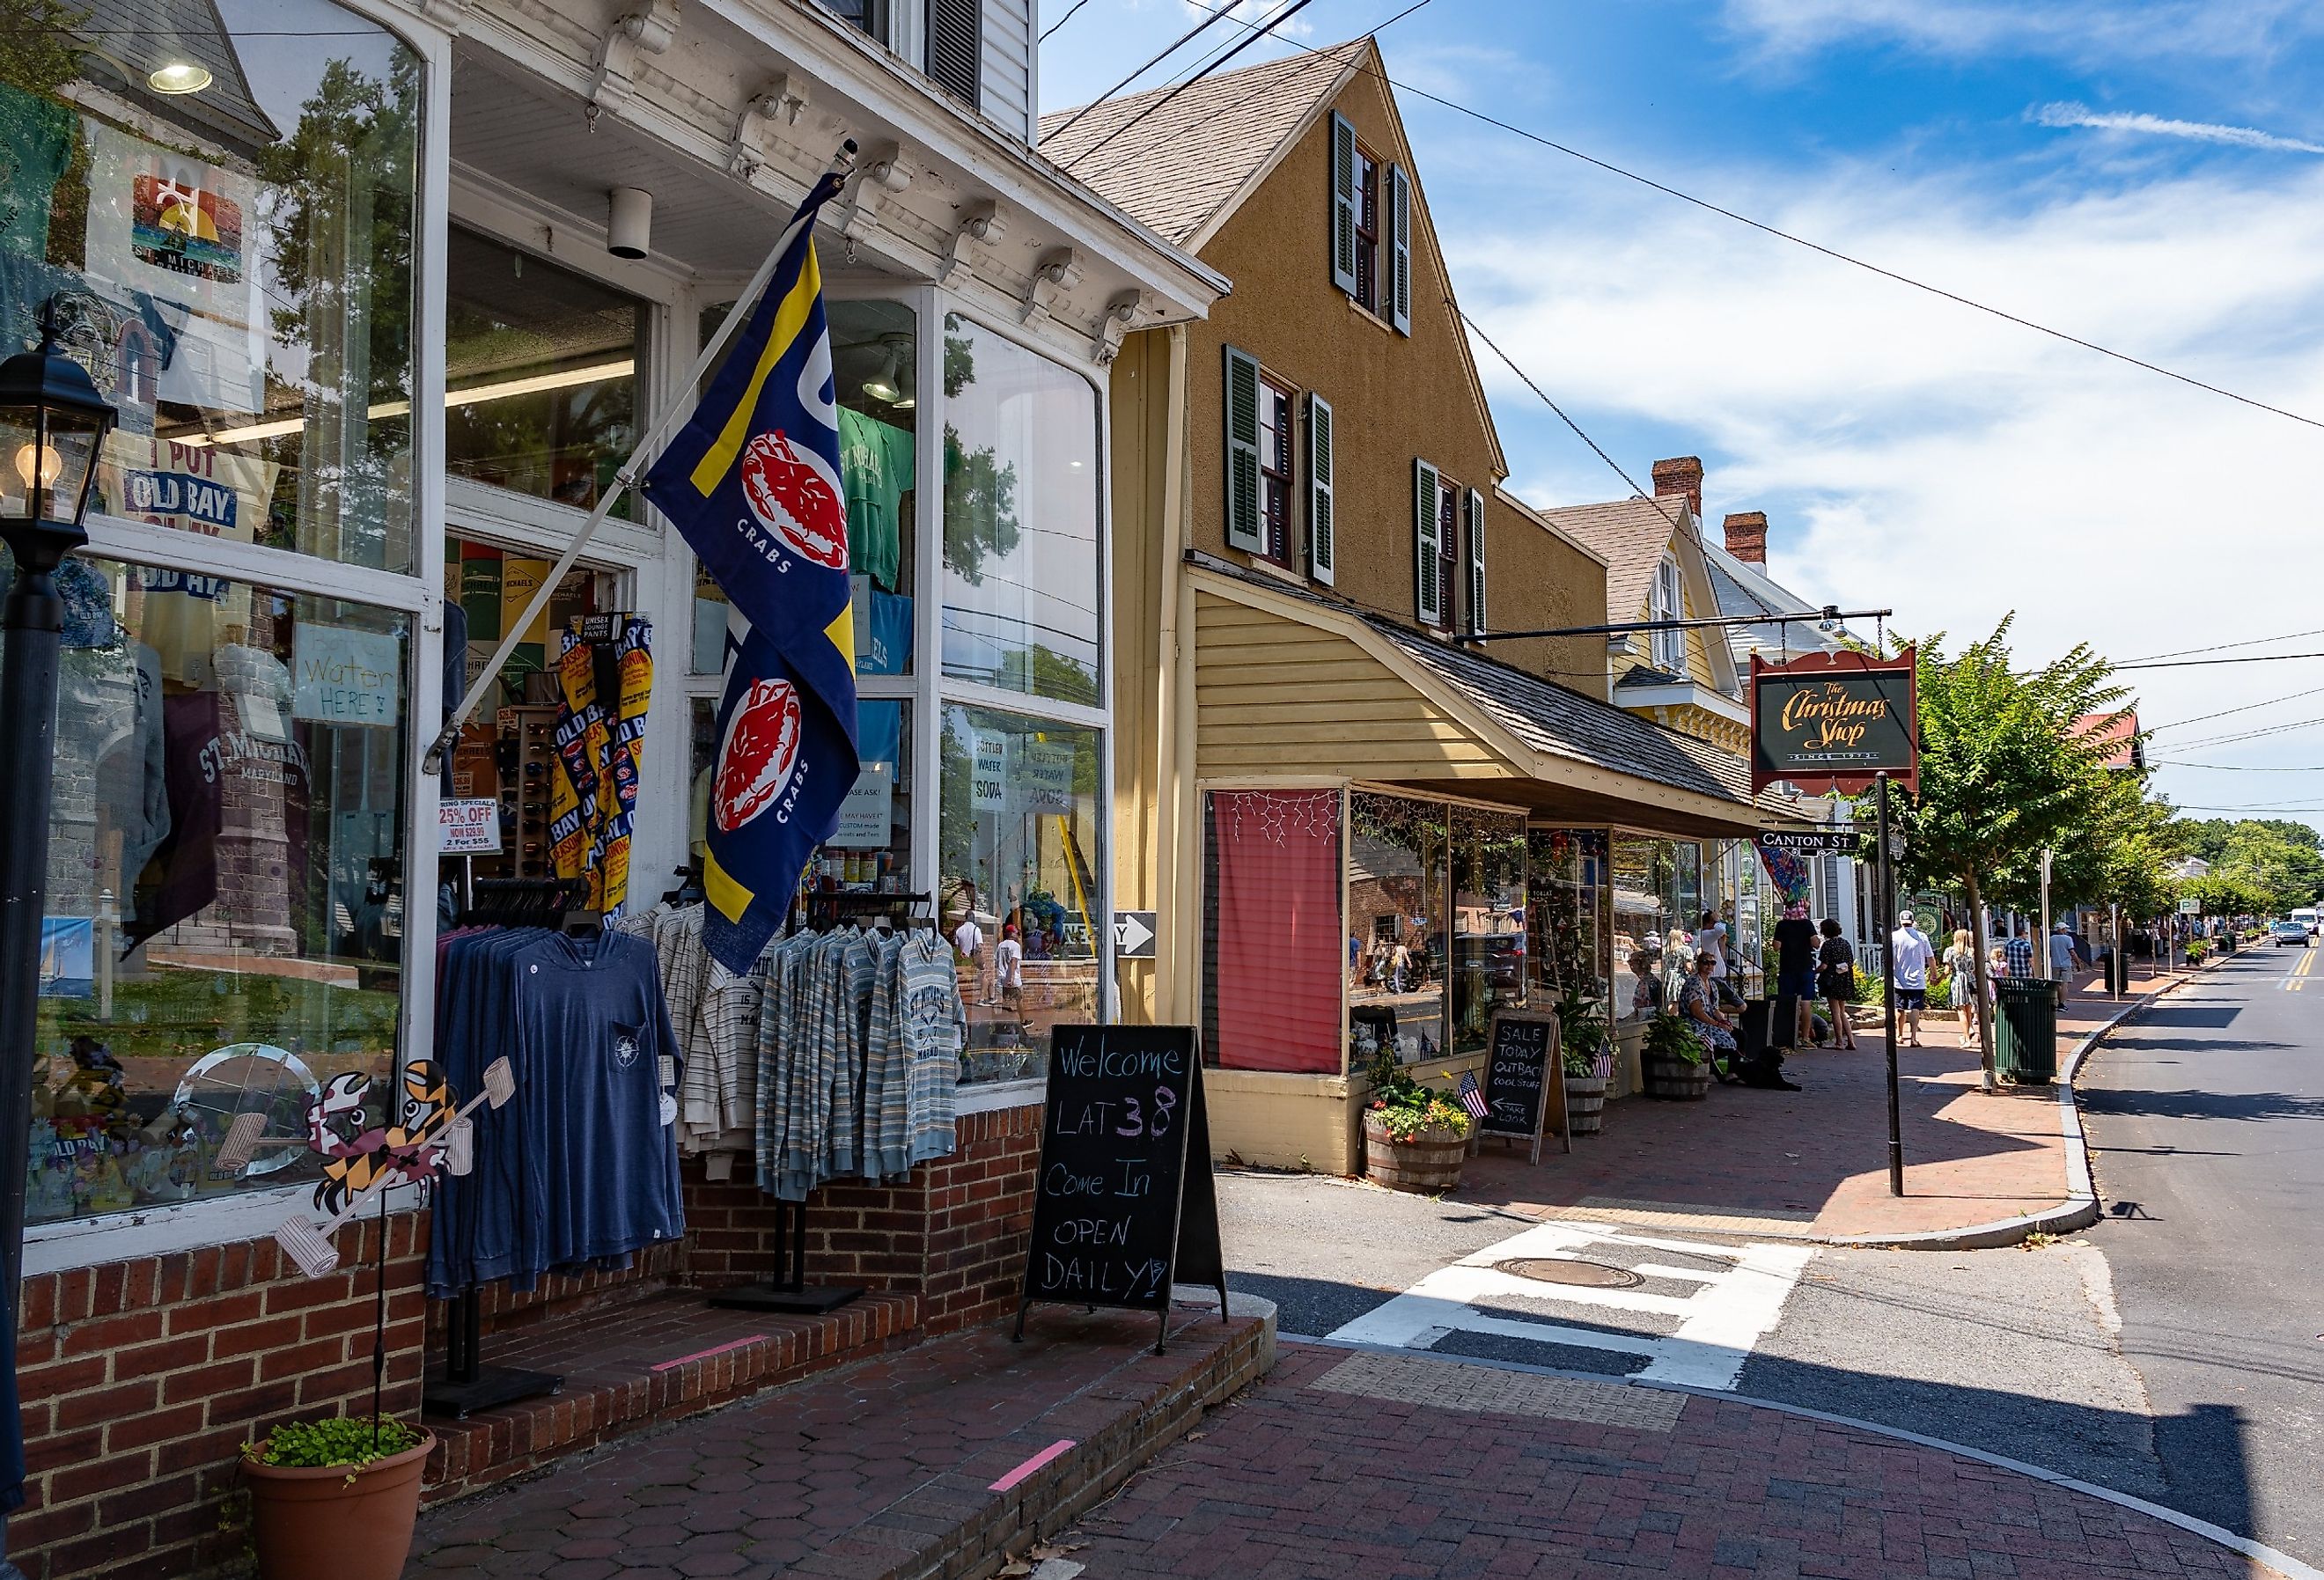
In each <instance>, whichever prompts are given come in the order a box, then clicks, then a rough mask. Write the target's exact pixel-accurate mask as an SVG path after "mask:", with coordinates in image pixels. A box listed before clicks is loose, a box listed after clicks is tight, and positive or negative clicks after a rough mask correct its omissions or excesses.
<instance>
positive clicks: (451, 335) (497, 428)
mask: <svg viewBox="0 0 2324 1580" xmlns="http://www.w3.org/2000/svg"><path fill="white" fill-rule="evenodd" d="M445 277H446V285H447V300H446V303H445V311H444V451H445V460H446V465H447V469H448V470H449V471H450V472H451V473H452V474H453V475H454V476H460V477H467V478H471V479H473V480H474V481H475V482H478V483H490V484H492V485H494V486H496V487H501V488H506V489H511V490H512V491H514V492H516V493H518V494H531V495H532V496H533V497H534V498H536V499H547V500H553V501H555V502H556V503H557V504H566V505H571V506H572V507H573V508H574V509H576V510H588V509H590V508H592V507H594V506H595V504H596V503H597V497H598V495H599V494H603V493H604V490H605V489H606V488H607V487H608V486H610V485H612V483H613V469H614V468H615V467H619V466H620V465H621V464H622V458H623V457H626V456H627V455H628V454H629V453H630V448H631V444H632V440H633V439H634V438H635V436H636V433H637V419H638V379H637V365H638V357H639V356H640V355H641V352H642V350H643V348H644V346H645V320H646V314H645V304H644V303H643V302H641V301H640V300H638V299H637V298H635V297H632V296H625V295H623V294H622V292H620V291H615V290H613V289H612V288H611V287H610V286H604V285H600V284H598V283H597V282H595V281H594V280H591V279H588V278H587V277H586V276H584V275H580V274H576V273H573V272H572V271H571V270H569V269H561V268H559V267H558V266H557V265H556V264H554V263H549V262H547V261H546V260H544V259H540V258H536V257H532V256H530V255H529V254H524V253H521V252H519V251H517V250H516V249H515V248H514V247H511V246H507V245H503V243H500V242H497V241H493V240H492V239H491V238H490V237H487V236H478V235H476V234H475V233H474V232H473V231H465V230H457V229H455V230H454V231H452V232H451V245H450V249H449V252H448V253H447V263H446V269H445ZM627 504H628V502H627V501H626V500H625V501H624V502H623V505H624V509H623V512H622V513H623V514H625V515H626V514H627V509H626V506H627Z"/></svg>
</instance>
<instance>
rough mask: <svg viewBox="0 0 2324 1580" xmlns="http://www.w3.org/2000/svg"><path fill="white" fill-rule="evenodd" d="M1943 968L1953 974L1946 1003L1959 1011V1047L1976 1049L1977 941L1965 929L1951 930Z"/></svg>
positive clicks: (1947, 991) (1946, 995)
mask: <svg viewBox="0 0 2324 1580" xmlns="http://www.w3.org/2000/svg"><path fill="white" fill-rule="evenodd" d="M1945 969H1946V970H1947V971H1948V972H1950V974H1951V975H1952V981H1951V983H1950V985H1949V986H1948V988H1947V990H1946V994H1945V998H1946V1002H1947V1003H1950V1004H1951V1005H1952V1007H1953V1008H1954V1009H1956V1010H1958V1011H1959V1012H1960V1045H1961V1046H1962V1047H1963V1048H1975V1047H1976V1046H1977V940H1976V939H1975V938H1972V937H1971V936H1970V934H1969V929H1967V928H1965V927H1964V928H1955V929H1953V947H1951V948H1950V949H1947V950H1946V951H1945Z"/></svg>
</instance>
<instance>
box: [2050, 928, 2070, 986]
mask: <svg viewBox="0 0 2324 1580" xmlns="http://www.w3.org/2000/svg"><path fill="white" fill-rule="evenodd" d="M2050 975H2052V977H2054V978H2055V979H2056V980H2057V984H2058V1002H2059V1003H2061V1004H2062V1003H2065V1002H2066V1000H2067V998H2068V997H2069V996H2070V995H2071V993H2073V988H2074V929H2072V928H2070V927H2069V926H2068V925H2067V924H2066V923H2065V922H2063V921H2060V922H2059V923H2058V925H2057V926H2055V927H2053V928H2052V929H2050Z"/></svg>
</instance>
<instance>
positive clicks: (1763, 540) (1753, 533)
mask: <svg viewBox="0 0 2324 1580" xmlns="http://www.w3.org/2000/svg"><path fill="white" fill-rule="evenodd" d="M1721 524H1722V526H1723V527H1724V528H1725V530H1726V532H1727V552H1729V554H1732V555H1733V556H1735V558H1736V559H1740V560H1741V561H1743V562H1744V563H1745V564H1746V565H1765V564H1766V563H1767V513H1766V511H1764V510H1746V511H1738V512H1736V513H1734V514H1731V515H1729V517H1728V518H1727V520H1726V521H1725V522H1723V523H1721Z"/></svg>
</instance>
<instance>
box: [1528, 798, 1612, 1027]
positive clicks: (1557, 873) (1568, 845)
mask: <svg viewBox="0 0 2324 1580" xmlns="http://www.w3.org/2000/svg"><path fill="white" fill-rule="evenodd" d="M1528 843H1529V845H1530V848H1531V852H1532V859H1531V861H1530V863H1529V864H1528V870H1527V884H1528V889H1527V895H1528V899H1529V900H1530V901H1531V906H1532V909H1531V912H1530V915H1531V918H1532V921H1533V929H1532V930H1533V969H1534V981H1535V984H1536V987H1537V990H1538V991H1541V992H1544V993H1546V994H1547V995H1548V996H1549V997H1550V998H1552V999H1554V998H1556V997H1559V996H1562V995H1563V994H1564V993H1567V992H1568V991H1575V992H1579V993H1581V995H1582V998H1583V999H1584V1000H1587V1001H1589V1002H1591V1003H1600V1004H1602V1003H1605V1002H1606V1000H1607V998H1608V996H1609V993H1611V991H1612V977H1613V973H1614V961H1613V960H1612V958H1611V945H1610V941H1609V940H1610V937H1611V934H1610V929H1609V927H1608V921H1609V906H1610V900H1611V896H1610V895H1609V892H1608V887H1607V854H1606V853H1607V840H1606V835H1605V833H1604V832H1603V831H1602V830H1600V829H1595V828H1536V829H1535V830H1534V831H1533V832H1532V834H1531V835H1530V836H1528ZM1625 965H1626V966H1627V956H1626V959H1625Z"/></svg>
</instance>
